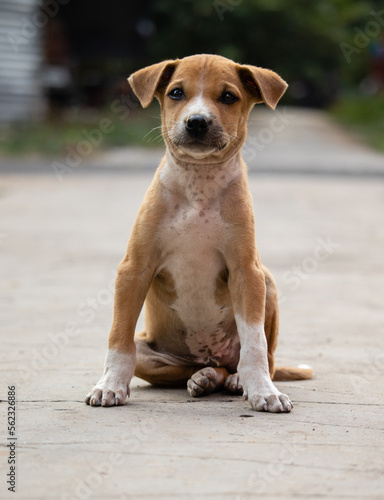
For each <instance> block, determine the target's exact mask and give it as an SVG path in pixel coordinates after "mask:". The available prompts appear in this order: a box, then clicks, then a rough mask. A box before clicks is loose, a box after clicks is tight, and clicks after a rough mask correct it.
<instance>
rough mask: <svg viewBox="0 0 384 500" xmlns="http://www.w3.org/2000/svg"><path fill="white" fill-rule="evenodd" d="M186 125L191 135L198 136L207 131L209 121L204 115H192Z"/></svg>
mask: <svg viewBox="0 0 384 500" xmlns="http://www.w3.org/2000/svg"><path fill="white" fill-rule="evenodd" d="M185 126H186V129H187V130H188V132H189V133H190V134H191V135H194V136H198V135H203V134H205V133H206V132H207V130H208V126H209V122H208V119H207V118H206V117H205V116H203V115H191V116H190V117H189V118H188V120H187V123H186V125H185Z"/></svg>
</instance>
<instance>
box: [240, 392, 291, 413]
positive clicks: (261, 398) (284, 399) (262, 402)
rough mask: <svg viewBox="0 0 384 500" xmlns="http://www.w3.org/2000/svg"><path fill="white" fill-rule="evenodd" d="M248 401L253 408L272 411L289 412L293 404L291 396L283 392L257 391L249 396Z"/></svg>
mask: <svg viewBox="0 0 384 500" xmlns="http://www.w3.org/2000/svg"><path fill="white" fill-rule="evenodd" d="M248 401H249V403H250V405H251V406H252V408H253V409H254V410H256V411H269V412H271V413H289V412H290V411H291V410H292V408H293V404H292V403H291V401H290V399H289V397H288V396H287V395H286V394H283V393H282V392H278V393H277V394H268V393H265V392H264V393H261V394H258V393H255V394H252V396H251V397H248Z"/></svg>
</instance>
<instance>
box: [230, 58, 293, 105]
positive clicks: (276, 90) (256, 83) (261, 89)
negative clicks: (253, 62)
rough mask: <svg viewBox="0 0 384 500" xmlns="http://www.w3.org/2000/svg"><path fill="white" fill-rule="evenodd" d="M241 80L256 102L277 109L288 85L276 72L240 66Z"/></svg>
mask: <svg viewBox="0 0 384 500" xmlns="http://www.w3.org/2000/svg"><path fill="white" fill-rule="evenodd" d="M238 72H239V76H240V80H241V82H242V84H243V85H244V87H245V88H246V89H247V90H248V92H250V93H251V94H252V95H253V96H254V97H255V99H256V101H255V102H265V104H266V105H267V106H268V107H269V108H271V109H275V108H276V105H277V103H278V102H279V100H280V98H281V97H282V95H283V94H284V92H285V91H286V89H287V87H288V84H287V83H286V82H285V81H284V80H283V79H282V78H281V77H280V76H279V75H278V74H277V73H275V72H274V71H271V70H270V69H264V68H258V67H256V66H240V65H239V66H238Z"/></svg>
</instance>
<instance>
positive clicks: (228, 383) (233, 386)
mask: <svg viewBox="0 0 384 500" xmlns="http://www.w3.org/2000/svg"><path fill="white" fill-rule="evenodd" d="M224 386H225V388H226V389H227V390H228V391H231V392H234V393H235V394H243V386H242V385H241V382H240V376H239V374H238V373H232V374H231V375H228V377H227V378H226V379H225V384H224Z"/></svg>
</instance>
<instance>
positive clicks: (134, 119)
mask: <svg viewBox="0 0 384 500" xmlns="http://www.w3.org/2000/svg"><path fill="white" fill-rule="evenodd" d="M159 115H160V113H159V110H158V109H155V108H153V107H151V108H149V109H148V110H141V109H140V110H137V111H136V110H135V111H134V112H130V113H128V112H127V111H124V110H122V111H120V113H117V112H116V113H113V112H111V110H108V111H107V112H105V113H103V112H102V111H100V112H97V113H95V112H92V113H90V112H85V111H82V112H80V111H78V112H76V113H73V112H72V113H69V114H67V115H66V116H65V117H63V118H62V119H60V120H58V119H55V120H47V121H44V122H37V123H20V124H14V125H12V126H9V127H6V128H2V129H1V128H0V155H2V156H26V155H28V156H35V157H43V156H48V157H64V156H65V155H66V154H67V153H68V150H69V149H72V150H73V149H77V148H79V147H81V146H80V145H81V143H83V145H84V141H85V142H88V143H89V142H91V143H92V141H93V144H92V153H94V152H97V151H101V150H105V149H108V148H112V147H121V146H145V147H153V146H161V145H162V138H160V137H159V136H160V130H159V129H158V128H156V129H155V130H153V129H154V128H155V127H158V126H159V125H160V117H159Z"/></svg>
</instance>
